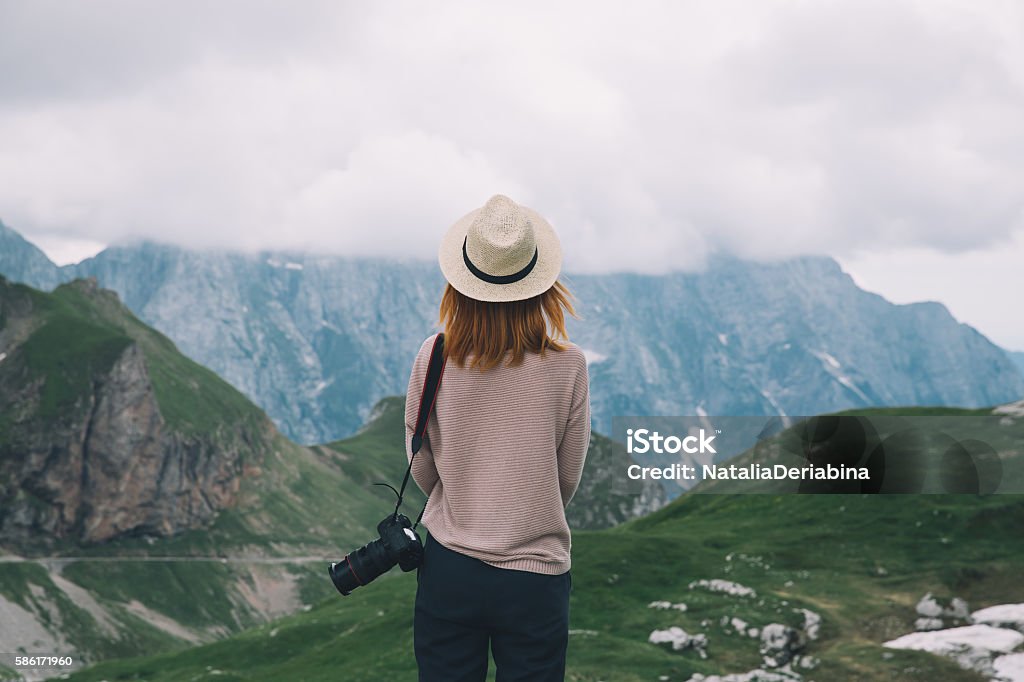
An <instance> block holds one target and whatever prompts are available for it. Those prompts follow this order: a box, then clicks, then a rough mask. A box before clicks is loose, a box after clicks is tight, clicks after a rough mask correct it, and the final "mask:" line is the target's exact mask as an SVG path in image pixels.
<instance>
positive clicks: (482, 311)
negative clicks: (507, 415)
mask: <svg viewBox="0 0 1024 682" xmlns="http://www.w3.org/2000/svg"><path fill="white" fill-rule="evenodd" d="M571 300H572V294H571V293H570V292H569V290H568V289H567V288H566V287H565V285H564V284H562V283H561V282H558V281H556V282H555V283H554V284H553V285H552V286H551V287H550V288H549V289H548V290H547V291H545V292H544V293H542V294H539V295H537V296H534V297H532V298H527V299H524V300H521V301H502V302H490V301H478V300H476V299H474V298H470V297H469V296H466V295H465V294H463V293H460V292H459V291H458V290H457V289H455V287H453V286H452V285H451V284H449V285H447V286H446V287H445V290H444V295H443V296H442V297H441V313H440V320H439V321H440V323H441V324H442V325H443V326H444V350H445V355H446V357H447V358H448V359H449V360H453V361H455V363H456V364H458V365H459V366H465V364H466V360H467V358H468V357H469V356H470V355H472V356H473V359H472V362H471V363H470V365H469V366H470V367H474V368H480V369H489V368H491V367H495V366H497V365H498V364H499V363H500V362H501V359H502V358H503V357H504V356H505V353H507V352H508V351H512V356H511V357H510V358H509V361H508V366H510V367H511V366H515V365H518V364H519V363H521V362H522V361H523V357H524V356H525V355H526V353H528V352H529V353H540V354H541V355H543V354H544V351H545V350H548V349H550V350H555V351H559V350H564V349H565V348H566V346H565V345H564V344H563V343H561V342H559V339H562V340H564V341H568V340H569V334H568V333H567V332H566V330H565V313H566V312H568V313H569V314H570V315H572V316H573V317H577V315H576V311H575V309H574V308H573V305H572V302H571Z"/></svg>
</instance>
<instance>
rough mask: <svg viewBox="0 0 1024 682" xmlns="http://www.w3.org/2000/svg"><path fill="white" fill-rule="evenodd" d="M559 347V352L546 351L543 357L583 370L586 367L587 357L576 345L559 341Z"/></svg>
mask: <svg viewBox="0 0 1024 682" xmlns="http://www.w3.org/2000/svg"><path fill="white" fill-rule="evenodd" d="M559 345H560V346H561V349H560V350H552V349H550V348H549V349H546V350H545V351H544V357H545V358H548V357H551V358H552V359H553V360H555V361H556V362H560V363H564V364H567V365H572V366H574V367H579V368H585V367H586V366H587V355H586V353H584V352H583V349H582V348H580V347H579V346H578V345H577V344H575V343H573V342H572V341H561V342H560V343H559Z"/></svg>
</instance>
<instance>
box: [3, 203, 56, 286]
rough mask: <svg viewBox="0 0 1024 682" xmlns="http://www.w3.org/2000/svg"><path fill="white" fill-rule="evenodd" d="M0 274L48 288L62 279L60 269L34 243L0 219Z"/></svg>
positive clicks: (13, 279) (17, 280) (16, 280)
mask: <svg viewBox="0 0 1024 682" xmlns="http://www.w3.org/2000/svg"><path fill="white" fill-rule="evenodd" d="M0 275H4V276H5V277H7V279H9V280H12V281H15V282H24V283H25V284H31V285H32V286H34V287H36V288H38V289H46V290H50V289H52V288H53V287H55V286H57V285H58V284H59V283H60V282H62V281H63V280H64V276H63V275H62V274H61V269H60V268H58V267H57V266H56V265H54V264H53V262H52V261H51V260H50V259H49V258H47V257H46V254H45V253H43V252H42V251H40V250H39V248H37V247H36V246H35V245H34V244H32V243H30V242H29V241H27V240H26V239H25V238H24V237H22V236H21V235H20V234H18V233H17V232H16V231H14V230H13V229H11V228H10V227H8V226H7V225H5V224H4V222H3V221H2V220H0Z"/></svg>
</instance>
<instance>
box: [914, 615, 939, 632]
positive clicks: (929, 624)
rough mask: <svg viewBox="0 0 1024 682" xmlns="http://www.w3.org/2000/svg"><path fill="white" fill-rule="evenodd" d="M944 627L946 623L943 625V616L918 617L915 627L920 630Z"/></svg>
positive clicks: (925, 630)
mask: <svg viewBox="0 0 1024 682" xmlns="http://www.w3.org/2000/svg"><path fill="white" fill-rule="evenodd" d="M944 627H945V625H943V623H942V619H941V618H918V619H917V620H915V621H914V629H915V630H917V631H918V632H927V631H928V630H941V629H942V628H944Z"/></svg>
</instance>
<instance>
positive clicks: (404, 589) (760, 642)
mask: <svg viewBox="0 0 1024 682" xmlns="http://www.w3.org/2000/svg"><path fill="white" fill-rule="evenodd" d="M1022 524H1024V502H1022V499H1021V497H1020V496H1019V495H990V496H983V497H979V496H976V495H861V494H853V495H797V494H793V495H702V494H698V493H687V494H684V495H682V496H681V497H680V498H679V499H677V500H676V501H675V502H673V503H672V504H670V505H668V506H667V507H665V508H663V509H661V510H660V511H658V512H655V513H654V514H651V515H649V516H646V517H644V518H642V519H638V520H635V521H632V522H629V523H627V524H624V525H622V526H618V527H616V528H613V529H609V530H603V531H591V532H583V531H581V532H576V533H574V535H573V567H572V571H573V594H572V597H571V606H570V614H571V615H570V618H571V624H570V627H571V630H570V633H571V635H570V644H569V654H568V670H567V675H566V679H572V680H601V679H614V680H621V681H623V682H639V681H641V680H657V679H662V680H673V681H688V680H694V681H695V680H698V679H703V678H698V677H691V676H694V675H697V674H701V675H708V676H711V675H720V676H725V675H726V674H727V673H735V674H737V677H736V678H735V679H744V680H751V682H753V681H755V680H775V681H782V680H787V681H790V680H793V681H797V680H807V681H808V682H810V680H830V681H832V682H852V681H860V680H901V681H908V680H909V681H914V680H916V681H919V682H930V681H931V680H944V681H948V682H978V681H980V680H982V679H986V678H985V677H982V676H981V675H979V674H978V673H977V672H974V671H973V670H969V669H963V668H961V667H960V666H958V665H957V664H956V663H954V662H953V661H952V660H949V659H947V658H944V657H940V656H936V655H933V654H931V653H928V652H924V651H907V650H900V649H891V648H887V647H884V646H883V643H885V642H887V641H889V640H892V639H893V638H896V637H899V636H901V635H904V634H907V633H911V632H914V631H915V630H918V629H919V628H921V627H923V626H922V625H921V623H920V621H919V619H920V618H921V613H922V611H921V609H922V608H923V607H922V606H921V604H922V603H923V602H927V601H928V599H934V598H938V600H939V601H941V603H943V604H950V603H951V602H952V600H953V599H954V598H957V599H962V600H964V602H965V603H964V604H963V609H964V610H965V611H966V610H967V609H978V608H980V607H985V606H989V605H993V604H1003V603H1013V602H1024V585H1022V584H1021V582H1020V580H1018V574H1019V566H1020V565H1021V562H1022V561H1024V545H1022V544H1021V543H1019V542H1013V541H1011V538H1015V537H1016V536H1017V535H1016V534H1017V533H1018V531H1019V528H1020V527H1021V525H1022ZM414 593H415V584H414V581H411V580H405V579H402V578H401V577H395V576H390V575H389V576H387V577H385V578H382V579H380V580H379V581H377V582H375V583H374V584H373V585H371V586H369V587H367V588H365V589H361V590H357V591H356V592H354V593H353V594H352V595H351V596H349V597H346V598H344V599H342V598H339V597H332V598H331V599H328V600H326V601H324V602H321V603H319V604H317V605H316V606H315V607H314V608H313V609H312V610H311V611H310V612H308V613H299V614H296V615H294V616H290V617H287V618H285V619H282V620H278V621H275V622H273V623H270V624H267V625H262V626H259V627H257V628H254V629H251V630H248V631H246V632H243V633H240V634H238V635H235V636H232V637H230V638H228V639H225V640H223V641H219V642H216V643H213V644H209V645H205V646H200V647H196V648H192V649H188V650H185V651H181V652H177V653H171V654H166V655H156V656H149V657H145V658H140V659H135V660H123V661H113V662H110V663H105V664H102V665H99V666H96V667H95V668H93V669H89V670H85V671H82V672H80V673H78V674H75V675H73V676H72V677H71V679H72V680H76V681H80V682H87V681H92V680H97V681H98V680H127V679H146V680H151V681H153V682H160V681H162V680H184V679H202V678H203V677H204V676H210V675H214V674H216V675H217V679H239V680H241V679H244V680H253V681H261V680H280V679H302V680H310V681H316V680H329V679H336V678H337V676H338V675H339V674H342V671H344V675H345V676H347V677H350V678H352V679H360V680H390V681H395V682H399V681H401V680H414V679H416V673H415V660H414V658H413V653H412V607H413V596H414ZM926 597H927V599H926ZM953 603H957V602H953ZM915 605H917V607H916V609H915ZM926 606H927V604H926ZM935 613H939V611H936V612H935ZM942 625H948V623H946V622H945V621H943V622H942V623H941V624H940V625H939V626H940V627H941V626H942ZM673 628H678V630H673ZM985 632H986V633H987V632H988V631H985ZM1002 632H1003V633H1004V634H1005V635H1006V636H1007V637H1018V636H1019V635H1016V634H1014V633H1013V631H1012V630H1008V629H1006V630H1002ZM979 636H980V635H979ZM652 640H654V641H652ZM657 641H664V642H666V644H658V643H657ZM673 641H675V642H678V643H679V648H678V649H675V648H673V646H671V645H670V643H671V642H673ZM982 643H983V642H982ZM702 652H703V653H702ZM972 653H973V652H972ZM766 656H767V660H766ZM789 656H793V660H791V661H790V662H789V663H788V664H786V665H784V666H780V665H777V664H779V663H784V662H785V659H786V658H788V657H789ZM989 658H991V657H989ZM984 661H985V657H984V656H978V657H976V661H975V665H978V664H979V662H980V663H984ZM755 670H758V671H762V672H761V673H759V674H758V675H754V674H751V672H750V671H755ZM709 679H710V680H721V679H723V678H720V677H710V678H709ZM728 679H733V678H732V677H729V678H728Z"/></svg>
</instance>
